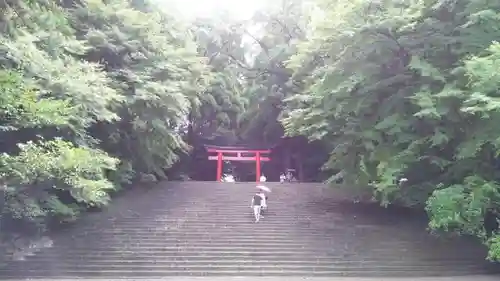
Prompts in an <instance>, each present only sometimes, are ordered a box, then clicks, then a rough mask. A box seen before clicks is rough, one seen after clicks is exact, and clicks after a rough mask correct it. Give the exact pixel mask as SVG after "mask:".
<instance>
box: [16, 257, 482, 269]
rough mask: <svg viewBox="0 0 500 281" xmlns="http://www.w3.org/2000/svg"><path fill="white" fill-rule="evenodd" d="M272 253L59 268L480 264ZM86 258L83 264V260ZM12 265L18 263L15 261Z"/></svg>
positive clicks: (36, 262)
mask: <svg viewBox="0 0 500 281" xmlns="http://www.w3.org/2000/svg"><path fill="white" fill-rule="evenodd" d="M269 257H270V256H262V257H261V256H252V257H245V256H239V257H232V258H231V259H229V258H228V257H226V258H222V259H221V258H218V257H217V256H211V259H208V258H207V257H202V258H203V259H197V257H196V256H179V257H174V258H170V259H158V258H154V259H152V258H148V257H143V258H142V259H140V258H139V257H138V256H137V257H136V258H135V259H132V258H129V256H123V257H121V258H120V259H118V258H115V259H109V258H107V259H102V257H98V256H96V257H95V259H82V258H79V259H67V258H65V259H64V260H63V261H59V262H57V265H56V266H57V267H59V268H63V267H82V268H89V267H103V268H107V267H124V266H130V267H134V266H137V267H140V268H142V267H151V268H157V267H164V266H165V267H178V266H209V267H211V266H216V267H217V266H235V265H238V266H240V265H241V266H246V265H251V266H257V265H260V266H267V265H269V264H271V265H273V266H282V265H283V266H292V265H300V266H308V267H314V266H328V267H332V266H336V267H349V268H351V267H377V268H378V267H401V266H403V267H406V268H413V267H435V268H438V267H450V266H452V267H462V266H466V267H470V266H473V267H478V266H480V265H477V264H471V262H470V261H467V260H461V261H459V260H454V261H453V262H450V261H438V260H428V261H423V260H420V261H413V262H411V263H409V261H404V260H358V261H355V260H346V259H341V258H340V257H338V258H337V259H332V258H328V257H306V256H305V255H304V256H302V257H296V258H294V259H290V258H289V259H286V258H285V259H284V258H283V257H279V259H275V260H273V259H271V258H269ZM79 261H80V262H82V261H83V263H80V262H79ZM30 262H31V263H30V265H29V267H31V268H33V267H34V266H36V267H37V268H43V267H46V266H47V267H48V266H53V264H54V261H51V260H50V259H34V258H31V259H30ZM17 265H18V266H20V268H23V267H28V266H27V265H26V264H24V263H18V264H17ZM12 266H15V265H14V264H13V265H12Z"/></svg>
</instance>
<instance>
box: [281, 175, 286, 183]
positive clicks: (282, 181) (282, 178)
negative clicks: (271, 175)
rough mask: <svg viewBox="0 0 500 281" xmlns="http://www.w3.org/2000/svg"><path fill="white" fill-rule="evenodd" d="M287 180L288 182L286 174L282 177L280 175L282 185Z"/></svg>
mask: <svg viewBox="0 0 500 281" xmlns="http://www.w3.org/2000/svg"><path fill="white" fill-rule="evenodd" d="M285 180H286V176H285V174H284V173H281V175H280V183H284V182H285Z"/></svg>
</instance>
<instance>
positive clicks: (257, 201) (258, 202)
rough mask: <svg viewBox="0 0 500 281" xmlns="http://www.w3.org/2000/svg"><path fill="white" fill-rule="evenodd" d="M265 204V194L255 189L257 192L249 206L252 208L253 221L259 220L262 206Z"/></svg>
mask: <svg viewBox="0 0 500 281" xmlns="http://www.w3.org/2000/svg"><path fill="white" fill-rule="evenodd" d="M263 206H266V196H265V195H264V193H262V191H257V193H256V194H255V195H254V196H253V197H252V203H251V205H250V207H251V208H252V209H253V215H254V217H255V222H259V220H260V219H261V218H263V216H262V215H261V211H262V207H263Z"/></svg>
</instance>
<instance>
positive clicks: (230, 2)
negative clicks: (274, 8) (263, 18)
mask: <svg viewBox="0 0 500 281" xmlns="http://www.w3.org/2000/svg"><path fill="white" fill-rule="evenodd" d="M156 1H157V2H158V3H159V4H160V5H162V4H163V5H165V7H163V8H167V9H168V8H169V7H172V6H170V5H174V6H175V7H176V8H177V10H178V12H180V13H181V14H182V15H184V16H185V17H189V18H192V17H211V16H216V15H217V14H218V13H220V12H223V11H227V12H228V13H229V14H231V15H232V16H233V17H234V18H238V19H248V18H250V17H251V16H252V15H253V13H254V12H255V11H257V10H258V9H260V8H261V7H263V6H264V5H265V3H266V2H269V1H273V0H156Z"/></svg>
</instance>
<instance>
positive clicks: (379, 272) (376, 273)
mask: <svg viewBox="0 0 500 281" xmlns="http://www.w3.org/2000/svg"><path fill="white" fill-rule="evenodd" d="M482 272H483V271H482V270H481V269H475V268H462V269H458V270H457V269H449V270H444V269H436V270H432V269H431V270H430V269H429V268H420V269H419V268H411V269H409V270H407V269H402V268H373V269H367V268H351V269H346V268H316V267H314V268H310V267H302V268H300V267H299V268H297V267H273V266H270V267H265V268H262V267H253V268H242V267H240V268H232V267H190V268H184V269H175V268H173V269H171V270H166V269H163V270H162V269H157V270H151V269H145V270H137V269H122V268H117V269H102V270H95V269H92V270H85V269H80V270H77V269H75V270H72V271H64V272H60V271H57V270H47V269H41V270H24V271H23V272H22V273H12V274H9V272H6V273H3V272H1V271H0V274H2V276H5V278H40V277H42V276H43V277H53V278H57V279H74V278H75V277H78V278H97V277H100V278H106V277H108V278H113V277H114V278H141V279H142V278H148V277H150V278H154V277H169V276H193V277H194V276H214V277H215V276H226V277H230V276H234V277H241V276H255V277H259V276H266V277H272V276H281V277H285V276H291V277H292V276H293V277H295V276H307V277H358V278H359V277H401V276H405V277H437V276H464V275H471V274H479V273H482Z"/></svg>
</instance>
